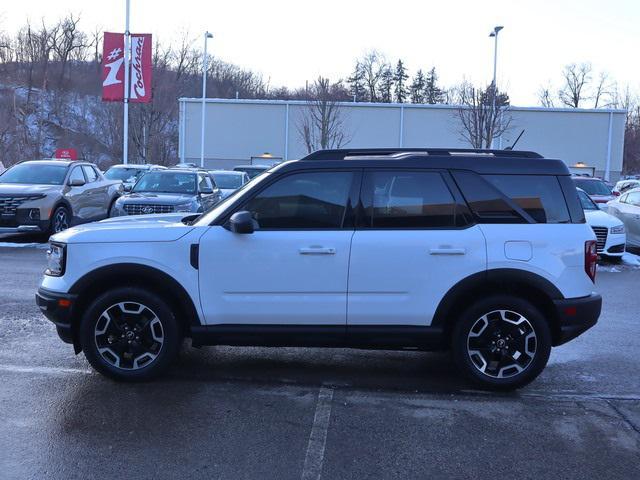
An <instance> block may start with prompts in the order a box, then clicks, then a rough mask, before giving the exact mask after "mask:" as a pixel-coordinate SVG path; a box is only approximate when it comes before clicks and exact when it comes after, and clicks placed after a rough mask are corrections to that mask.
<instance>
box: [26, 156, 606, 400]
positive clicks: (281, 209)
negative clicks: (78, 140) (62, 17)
mask: <svg viewBox="0 0 640 480" xmlns="http://www.w3.org/2000/svg"><path fill="white" fill-rule="evenodd" d="M595 240H596V239H595V236H594V233H593V231H592V230H591V228H590V227H589V226H588V225H587V224H586V223H585V217H584V212H583V210H582V208H581V205H580V201H579V199H578V196H577V193H576V187H575V185H574V183H573V181H572V180H571V177H570V174H569V171H568V170H567V167H566V166H565V164H564V163H563V162H561V161H560V160H550V159H544V158H542V157H541V156H540V155H538V154H535V153H532V152H515V151H473V150H445V149H418V150H415V149H414V150H409V151H403V150H391V149H383V150H325V151H319V152H316V153H314V154H311V155H309V156H308V157H306V158H304V159H302V160H298V161H291V162H286V163H283V164H280V165H278V166H276V167H274V168H273V169H271V170H270V171H269V172H267V173H266V174H264V175H261V176H260V177H258V178H256V179H255V180H254V181H253V182H250V183H248V184H247V185H245V186H244V187H242V188H241V189H239V190H238V191H236V192H235V193H234V194H233V195H231V196H230V197H228V198H227V199H225V200H224V201H222V202H221V203H220V204H218V205H216V206H215V207H214V208H213V209H211V210H209V211H208V212H206V213H204V214H202V215H186V216H185V215H184V214H181V215H165V216H162V215H147V216H144V217H138V218H136V217H129V218H125V219H120V218H117V219H111V220H105V221H102V222H99V223H96V224H92V225H84V226H79V227H75V228H71V229H69V230H66V231H65V232H63V233H60V234H58V235H55V236H54V237H52V239H51V249H50V252H49V254H48V262H49V265H48V270H47V271H46V273H45V275H44V278H43V280H42V283H41V286H40V289H39V290H38V294H37V303H38V305H39V306H40V307H41V309H42V311H43V312H44V314H45V315H46V316H47V317H48V318H49V319H51V320H52V321H53V322H54V323H55V324H56V326H57V330H58V333H59V335H60V337H61V338H62V339H63V340H64V341H66V342H69V343H72V344H73V345H74V347H75V351H76V353H78V352H80V351H84V353H85V355H86V357H87V359H88V360H89V362H90V363H91V364H92V365H93V367H94V368H95V369H96V370H98V371H99V372H101V373H103V374H105V375H108V376H110V377H112V378H115V379H119V380H142V379H147V378H150V377H154V376H156V375H158V374H160V373H161V372H163V371H164V370H165V369H166V368H167V367H168V366H169V365H170V363H171V362H172V361H173V360H174V358H175V357H176V355H177V354H178V351H179V348H180V345H181V343H182V339H183V337H189V338H191V340H192V344H193V345H196V346H199V345H261V346H308V347H325V346H331V347H348V348H380V349H413V350H415V349H418V350H441V349H449V348H450V349H452V351H453V356H454V359H455V362H456V364H457V365H458V367H459V368H460V370H461V371H462V372H463V373H465V374H466V375H467V376H468V377H469V378H470V379H472V380H474V381H476V382H479V383H480V384H481V385H483V386H485V387H488V388H498V389H510V388H517V387H519V386H522V385H525V384H527V383H528V382H530V381H531V380H533V379H534V378H535V377H536V376H537V375H538V374H539V373H540V372H541V371H542V370H543V368H544V367H545V365H546V363H547V360H548V358H549V353H550V350H551V347H552V346H556V345H560V344H562V343H564V342H567V341H569V340H571V339H573V338H575V337H576V336H578V335H579V334H581V333H582V332H584V331H585V330H587V329H588V328H590V327H591V326H593V325H594V324H595V323H596V321H597V319H598V316H599V314H600V308H601V297H600V296H599V295H597V294H595V293H593V287H594V284H593V282H594V277H595V269H596V259H597V253H596V241H595Z"/></svg>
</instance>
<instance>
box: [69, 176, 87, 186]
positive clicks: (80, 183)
mask: <svg viewBox="0 0 640 480" xmlns="http://www.w3.org/2000/svg"><path fill="white" fill-rule="evenodd" d="M85 183H87V182H85V181H84V180H82V179H81V178H74V179H73V180H69V186H70V187H82V186H83V185H84V184H85Z"/></svg>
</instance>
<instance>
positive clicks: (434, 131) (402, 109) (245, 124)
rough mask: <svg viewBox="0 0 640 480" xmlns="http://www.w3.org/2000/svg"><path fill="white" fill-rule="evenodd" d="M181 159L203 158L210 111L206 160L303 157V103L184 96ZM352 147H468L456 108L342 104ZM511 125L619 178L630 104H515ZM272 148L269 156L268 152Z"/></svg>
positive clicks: (504, 140) (578, 165)
mask: <svg viewBox="0 0 640 480" xmlns="http://www.w3.org/2000/svg"><path fill="white" fill-rule="evenodd" d="M179 102H180V125H179V136H180V160H181V161H182V162H193V163H197V164H199V163H200V156H201V132H202V118H203V110H204V118H205V125H204V166H205V167H207V168H232V167H234V166H235V165H240V164H247V163H266V162H272V161H283V160H291V159H297V158H301V157H303V156H304V155H306V153H307V150H306V147H305V144H304V141H303V139H302V137H301V135H300V133H299V130H300V128H299V127H300V122H301V118H303V116H304V115H305V110H306V109H307V104H306V103H305V102H304V101H283V100H229V99H216V98H211V99H206V101H205V102H204V109H203V102H202V99H199V98H181V99H180V100H179ZM340 106H341V117H342V119H343V123H344V128H343V131H344V133H345V135H346V137H347V138H348V140H349V141H348V143H346V144H345V145H343V146H344V147H348V148H362V147H406V148H411V147H434V148H435V147H449V148H452V147H460V148H467V147H468V146H469V144H468V143H466V142H465V141H464V140H463V137H462V134H461V126H460V119H459V113H458V107H455V106H451V105H413V104H380V103H349V102H345V103H341V104H340ZM508 115H509V116H510V117H511V124H510V125H511V127H510V129H509V130H508V131H506V132H505V133H504V134H503V135H502V137H501V138H498V139H496V145H495V146H496V148H505V147H507V146H509V145H511V144H512V143H513V141H514V140H515V139H516V137H518V135H520V133H521V132H522V131H523V130H524V134H523V135H522V137H521V138H520V140H519V141H518V144H517V146H516V148H517V149H519V150H534V151H536V152H538V153H540V154H542V155H544V156H545V157H551V158H560V159H562V160H564V161H565V162H566V163H567V165H568V166H569V167H570V169H571V170H572V171H574V172H581V173H582V172H584V173H590V174H595V175H597V176H602V177H604V178H608V179H610V180H612V181H615V180H617V179H618V178H619V177H620V172H621V171H622V154H623V144H624V142H623V140H624V124H625V111H624V110H609V109H597V110H587V109H573V108H571V109H567V108H542V107H511V108H510V109H509V112H508ZM265 154H267V155H265Z"/></svg>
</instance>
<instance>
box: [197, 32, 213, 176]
mask: <svg viewBox="0 0 640 480" xmlns="http://www.w3.org/2000/svg"><path fill="white" fill-rule="evenodd" d="M210 38H213V34H212V33H209V32H204V53H203V55H202V118H201V121H200V123H201V127H202V130H201V131H200V166H201V167H202V168H204V127H205V98H206V97H207V69H208V65H207V63H208V59H207V40H209V39H210Z"/></svg>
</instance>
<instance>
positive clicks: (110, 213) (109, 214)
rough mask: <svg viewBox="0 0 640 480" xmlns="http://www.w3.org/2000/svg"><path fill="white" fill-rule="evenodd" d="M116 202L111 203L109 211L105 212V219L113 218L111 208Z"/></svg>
mask: <svg viewBox="0 0 640 480" xmlns="http://www.w3.org/2000/svg"><path fill="white" fill-rule="evenodd" d="M115 204H116V201H115V200H114V201H112V202H111V205H109V210H107V218H111V217H113V207H114V206H115Z"/></svg>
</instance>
